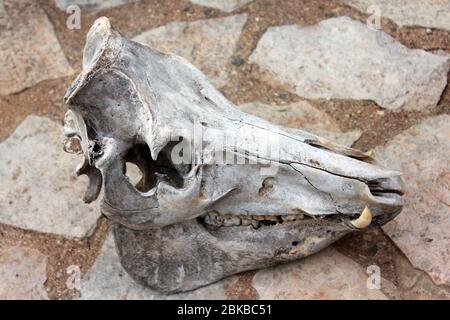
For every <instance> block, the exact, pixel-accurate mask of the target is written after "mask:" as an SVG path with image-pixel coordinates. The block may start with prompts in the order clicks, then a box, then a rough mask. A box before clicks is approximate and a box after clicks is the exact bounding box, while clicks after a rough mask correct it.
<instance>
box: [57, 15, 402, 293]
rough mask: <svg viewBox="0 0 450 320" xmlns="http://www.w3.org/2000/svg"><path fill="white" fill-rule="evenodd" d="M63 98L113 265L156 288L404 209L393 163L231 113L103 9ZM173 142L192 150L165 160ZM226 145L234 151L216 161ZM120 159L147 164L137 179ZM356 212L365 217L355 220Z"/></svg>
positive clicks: (286, 253)
mask: <svg viewBox="0 0 450 320" xmlns="http://www.w3.org/2000/svg"><path fill="white" fill-rule="evenodd" d="M65 101H66V103H67V105H68V107H69V109H70V110H69V111H68V113H67V115H66V121H65V123H66V125H65V126H66V134H67V136H68V137H69V138H72V139H73V138H76V139H78V140H79V145H80V146H81V148H82V151H83V154H84V156H85V161H84V163H83V165H82V166H81V167H80V169H79V171H78V172H79V173H80V174H87V175H88V176H89V177H90V181H91V184H90V187H89V189H88V192H87V194H86V197H85V200H86V201H93V200H94V199H95V198H96V197H97V196H98V194H99V193H100V189H101V187H102V186H103V200H102V212H103V213H104V214H105V215H106V216H107V217H108V218H109V219H111V220H112V221H114V222H115V223H116V225H115V230H114V234H115V239H116V242H117V247H118V251H119V256H120V257H121V262H122V264H123V266H124V267H125V269H126V270H127V271H128V272H129V273H130V274H131V275H132V276H133V278H134V279H136V280H137V281H139V282H141V283H143V284H144V285H148V286H150V287H152V288H154V289H156V290H159V291H163V292H178V291H186V290H191V289H194V288H197V287H199V286H202V285H206V284H208V283H211V282H214V281H217V280H219V279H221V278H223V277H226V276H228V275H231V274H234V273H237V272H241V271H245V270H251V269H257V268H263V267H266V266H271V265H274V264H277V263H281V262H285V261H291V260H294V259H298V258H301V257H305V256H307V255H310V254H312V253H314V252H317V251H318V250H320V249H322V248H324V247H325V246H327V245H329V244H330V243H332V242H333V241H335V240H336V239H338V238H340V237H341V236H343V235H345V234H347V233H349V232H351V231H355V230H358V229H360V228H366V227H369V225H370V226H377V225H382V224H384V223H386V222H387V221H389V220H391V219H392V218H393V217H395V216H396V215H397V214H398V213H399V212H400V211H401V209H402V206H403V200H402V197H401V195H402V182H401V179H400V178H399V173H398V172H394V171H390V170H386V169H384V168H382V167H380V166H379V165H377V164H376V163H375V161H374V160H373V159H371V158H370V157H369V156H367V155H366V154H364V153H362V152H360V151H357V150H354V149H350V148H346V147H343V146H339V145H336V144H334V143H332V142H330V141H327V140H325V139H322V138H319V137H317V136H315V135H312V134H309V133H307V132H304V131H301V130H296V129H288V128H282V127H278V126H276V125H273V124H271V123H269V122H267V121H264V120H262V119H260V118H257V117H254V116H251V115H249V114H246V113H244V112H241V111H239V110H238V109H237V108H235V107H234V105H233V104H232V103H231V102H229V101H228V100H227V99H226V98H225V97H224V96H223V95H222V94H220V92H218V91H217V90H216V89H215V88H214V87H213V86H212V85H211V83H210V82H209V81H208V80H207V79H206V77H205V76H204V75H203V74H202V73H201V72H200V71H198V70H197V69H196V68H195V67H193V66H192V65H191V64H190V63H188V62H187V61H185V60H184V59H182V58H180V57H177V56H174V55H166V54H163V53H160V52H158V51H156V50H154V49H151V48H149V47H146V46H143V45H141V44H138V43H135V42H132V41H130V40H127V39H125V38H123V37H122V36H121V35H120V34H119V33H118V32H117V31H115V30H114V29H112V28H111V25H110V23H109V20H108V19H107V18H100V19H98V20H97V21H96V22H95V23H94V25H93V27H92V28H91V30H90V31H89V33H88V36H87V43H86V47H85V50H84V57H83V71H82V73H81V74H80V75H79V77H78V78H77V79H76V80H75V82H74V83H73V84H72V86H71V87H70V88H69V89H68V91H67V93H66V96H65ZM197 134H199V135H200V136H201V137H203V138H206V139H203V140H200V143H199V140H198V139H197ZM174 138H176V139H174ZM174 140H176V141H174ZM178 140H180V141H181V142H177V141H178ZM267 142H271V143H269V144H268V143H267ZM265 146H269V148H265ZM272 147H274V148H275V149H276V152H273V150H271V148H272ZM180 150H182V151H183V158H184V157H185V156H186V155H192V156H193V157H192V158H191V157H188V158H187V159H189V161H184V162H177V161H174V155H177V154H178V155H179V151H180ZM224 153H225V154H226V155H231V156H233V158H234V160H239V161H241V162H239V161H234V162H232V163H222V162H220V161H219V159H220V157H219V155H222V154H224ZM125 162H132V163H134V164H135V165H136V166H138V167H139V169H140V171H141V172H142V173H143V177H142V179H141V180H140V181H139V183H138V184H137V185H135V186H133V185H132V184H131V183H130V181H129V179H128V177H127V176H126V172H125V167H126V166H125ZM274 168H275V169H276V171H274V170H270V169H274ZM271 171H272V172H271ZM365 208H367V210H365ZM369 208H370V209H369ZM363 210H364V212H366V213H367V211H370V212H371V219H370V221H369V222H367V221H368V220H367V219H366V218H367V214H365V215H364V214H363V215H364V217H363V218H364V219H366V220H365V221H364V223H356V225H355V222H354V221H353V222H352V220H353V219H354V218H357V217H359V216H360V213H361V212H363ZM359 219H362V218H359ZM359 219H358V220H356V221H360V222H361V220H359Z"/></svg>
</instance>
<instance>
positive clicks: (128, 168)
mask: <svg viewBox="0 0 450 320" xmlns="http://www.w3.org/2000/svg"><path fill="white" fill-rule="evenodd" d="M125 175H126V176H127V177H128V179H129V180H130V183H131V184H132V185H133V186H137V185H138V184H139V182H140V181H141V180H142V178H143V177H144V173H143V172H142V171H141V169H139V167H138V166H137V165H135V164H134V163H132V162H126V163H125Z"/></svg>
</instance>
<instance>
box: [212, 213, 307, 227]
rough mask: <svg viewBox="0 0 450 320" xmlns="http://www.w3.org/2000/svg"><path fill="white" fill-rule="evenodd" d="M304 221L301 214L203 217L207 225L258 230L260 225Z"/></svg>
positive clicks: (215, 214)
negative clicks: (249, 227)
mask: <svg viewBox="0 0 450 320" xmlns="http://www.w3.org/2000/svg"><path fill="white" fill-rule="evenodd" d="M303 219H305V215H303V214H290V215H280V216H275V215H230V214H226V215H221V214H219V213H217V212H215V211H212V212H209V213H207V214H205V215H204V216H203V221H204V222H205V223H207V224H210V225H213V226H218V227H222V226H225V227H233V226H252V227H253V228H255V229H256V228H259V227H260V226H261V225H274V224H277V223H283V222H292V221H297V220H303Z"/></svg>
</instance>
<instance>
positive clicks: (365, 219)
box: [350, 206, 372, 229]
mask: <svg viewBox="0 0 450 320" xmlns="http://www.w3.org/2000/svg"><path fill="white" fill-rule="evenodd" d="M371 222H372V212H371V211H370V209H369V207H367V206H366V207H365V208H364V210H363V211H362V213H361V215H360V216H359V218H358V219H355V220H352V221H350V223H351V224H352V225H353V226H354V227H355V228H357V229H363V228H367V227H368V226H369V225H370V223H371Z"/></svg>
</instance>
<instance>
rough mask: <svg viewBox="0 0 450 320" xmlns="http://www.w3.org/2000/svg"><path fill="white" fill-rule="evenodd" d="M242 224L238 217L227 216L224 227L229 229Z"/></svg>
mask: <svg viewBox="0 0 450 320" xmlns="http://www.w3.org/2000/svg"><path fill="white" fill-rule="evenodd" d="M240 224H241V219H240V218H239V217H237V216H227V217H225V221H224V225H225V226H228V227H232V226H239V225H240Z"/></svg>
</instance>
